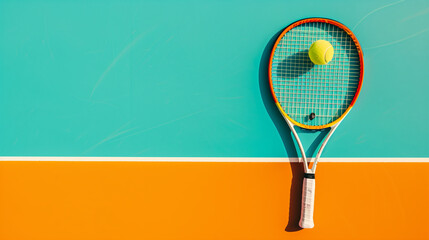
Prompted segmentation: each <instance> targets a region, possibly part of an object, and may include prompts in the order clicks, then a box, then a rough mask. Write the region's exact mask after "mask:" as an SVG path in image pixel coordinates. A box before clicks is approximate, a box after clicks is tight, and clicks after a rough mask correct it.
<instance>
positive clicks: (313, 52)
mask: <svg viewBox="0 0 429 240" xmlns="http://www.w3.org/2000/svg"><path fill="white" fill-rule="evenodd" d="M308 56H309V57H310V60H311V61H312V62H313V63H314V64H317V65H324V64H327V63H328V62H329V61H331V60H332V57H334V48H333V47H332V45H331V44H330V43H329V42H328V41H325V40H317V41H315V42H314V43H313V44H311V46H310V49H309V50H308Z"/></svg>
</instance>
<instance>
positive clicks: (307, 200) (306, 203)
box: [299, 174, 316, 228]
mask: <svg viewBox="0 0 429 240" xmlns="http://www.w3.org/2000/svg"><path fill="white" fill-rule="evenodd" d="M315 189H316V180H315V179H314V174H305V176H304V183H303V185H302V201H301V220H300V221H299V226H300V227H302V228H313V227H314V222H313V211H314V191H315Z"/></svg>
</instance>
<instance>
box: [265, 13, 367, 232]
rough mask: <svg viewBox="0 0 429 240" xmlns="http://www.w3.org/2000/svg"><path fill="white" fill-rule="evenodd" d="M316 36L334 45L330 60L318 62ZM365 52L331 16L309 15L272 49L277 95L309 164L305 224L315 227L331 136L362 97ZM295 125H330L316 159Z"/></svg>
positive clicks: (306, 167)
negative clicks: (312, 52)
mask: <svg viewBox="0 0 429 240" xmlns="http://www.w3.org/2000/svg"><path fill="white" fill-rule="evenodd" d="M317 40H326V41H328V42H330V43H331V44H332V46H333V48H334V57H333V58H332V60H331V61H330V62H329V63H328V64H326V65H315V64H313V63H312V62H311V60H310V59H309V57H308V49H309V48H310V46H311V44H312V43H313V42H315V41H317ZM363 69H364V65H363V54H362V50H361V47H360V45H359V42H358V41H357V39H356V37H355V35H354V34H353V33H352V32H351V31H350V30H349V29H348V28H347V27H346V26H344V25H343V24H341V23H339V22H336V21H334V20H331V19H324V18H308V19H303V20H300V21H297V22H295V23H293V24H291V25H289V26H288V27H287V28H286V29H285V30H284V31H283V32H282V33H281V34H280V36H279V37H278V39H277V41H276V43H275V44H274V47H273V50H272V52H271V58H270V63H269V70H268V72H269V81H270V87H271V92H272V95H273V97H274V101H275V103H276V105H277V107H278V109H279V110H280V112H281V114H282V115H283V117H284V119H285V120H286V123H287V124H288V125H289V128H290V130H291V131H292V133H293V135H294V137H295V139H296V142H297V144H298V146H299V150H300V152H301V156H302V161H303V163H304V164H303V165H304V172H305V173H304V182H303V188H302V203H301V204H302V205H301V220H300V222H299V225H300V227H302V228H313V227H314V222H313V210H314V193H315V172H316V167H317V162H318V161H319V159H320V155H321V154H322V151H323V149H324V148H325V146H326V143H327V142H328V140H329V138H330V137H331V136H332V134H333V133H334V131H335V130H336V129H337V127H338V125H339V124H340V123H341V121H342V120H343V119H344V117H345V116H346V115H347V114H348V113H349V112H350V110H351V108H352V107H353V104H354V103H355V102H356V99H357V98H358V95H359V92H360V89H361V86H362V80H363V72H364V71H363ZM295 126H298V127H300V128H304V129H309V130H322V129H327V128H329V132H328V133H327V134H326V136H325V138H324V140H323V142H322V144H321V145H320V147H319V149H318V151H317V154H316V157H315V158H314V161H311V159H308V158H307V157H306V155H305V151H304V148H303V146H302V143H301V141H300V139H299V137H298V134H297V132H296V130H295Z"/></svg>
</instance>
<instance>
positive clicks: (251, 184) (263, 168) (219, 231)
mask: <svg viewBox="0 0 429 240" xmlns="http://www.w3.org/2000/svg"><path fill="white" fill-rule="evenodd" d="M301 178H302V168H301V166H300V165H299V164H297V163H292V164H291V163H147V162H146V163H145V162H128V163H118V162H110V163H109V162H104V163H102V162H1V163H0V239H2V240H3V239H5V240H15V239H33V240H36V239H43V240H49V239H62V240H66V239H79V240H85V239H91V240H96V239H130V240H131V239H187V240H190V239H264V240H265V239H267V240H268V239H331V240H332V239H429V217H428V216H429V206H428V203H429V164H427V163H384V164H382V163H320V166H319V169H318V173H317V174H316V179H317V182H316V186H317V187H316V202H315V204H316V208H315V224H316V226H315V228H314V229H309V230H308V229H306V230H300V229H298V227H297V225H298V221H299V211H300V209H299V208H300V198H301V196H300V194H301V180H302V179H301Z"/></svg>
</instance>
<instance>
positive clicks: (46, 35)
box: [0, 0, 429, 157]
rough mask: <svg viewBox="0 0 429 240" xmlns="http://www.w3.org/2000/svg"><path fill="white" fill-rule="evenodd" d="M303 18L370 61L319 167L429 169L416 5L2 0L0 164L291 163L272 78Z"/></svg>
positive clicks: (427, 76)
mask: <svg viewBox="0 0 429 240" xmlns="http://www.w3.org/2000/svg"><path fill="white" fill-rule="evenodd" d="M306 17H326V18H332V19H335V20H337V21H340V22H342V23H343V24H345V25H346V26H348V27H349V28H350V29H352V30H353V31H354V33H355V34H356V36H357V38H358V40H359V41H360V43H361V45H362V48H363V51H364V59H365V77H364V84H363V88H362V91H361V95H360V97H359V99H358V101H357V103H356V105H355V107H354V108H353V110H352V111H351V113H350V114H349V115H348V117H347V118H346V120H345V121H343V123H342V125H341V126H340V127H339V128H338V130H337V132H336V133H335V134H334V135H333V137H332V138H331V140H330V143H329V144H328V145H327V147H326V149H325V152H324V154H323V156H325V157H429V147H428V145H429V137H428V136H429V107H428V106H427V103H428V102H429V97H428V94H427V93H428V88H429V71H428V63H429V54H428V53H429V47H428V40H429V25H428V22H429V1H424V0H422V1H370V0H360V1H340V0H338V1H320V0H317V1H315V0H306V1H259V2H257V1H244V0H233V1H207V0H205V1H188V0H184V1H154V0H153V1H123V0H104V1H101V0H100V1H96V0H92V1H80V0H76V1H69V0H64V1H53V0H37V1H12V0H2V1H0V136H1V137H0V155H1V156H130V157H131V156H166V157H169V156H171V157H185V156H201V157H285V156H289V157H293V156H296V151H295V148H294V144H293V141H292V140H291V138H290V131H289V130H288V128H287V125H286V123H285V122H284V121H283V120H282V118H281V116H280V114H279V113H278V111H277V109H276V108H275V106H274V103H273V102H272V99H271V95H270V92H269V90H268V83H267V69H266V68H267V64H268V56H269V53H270V51H271V48H272V44H273V41H274V40H275V39H276V37H277V36H278V34H279V31H281V30H282V29H284V28H285V27H286V26H287V25H289V24H290V23H292V22H294V21H296V20H299V19H301V18H306ZM301 135H302V136H303V141H304V143H305V144H307V146H309V145H310V144H311V142H312V139H313V138H314V137H315V133H308V132H303V133H302V134H301ZM309 148H310V149H312V148H314V146H313V147H309Z"/></svg>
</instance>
